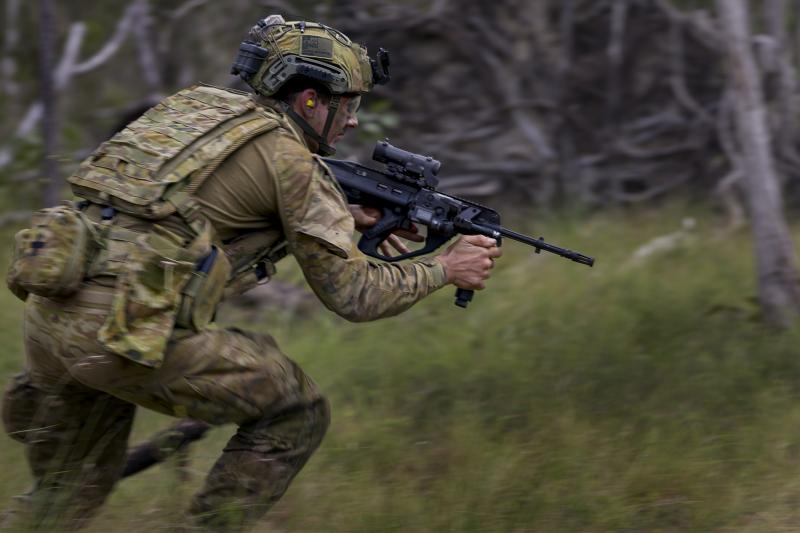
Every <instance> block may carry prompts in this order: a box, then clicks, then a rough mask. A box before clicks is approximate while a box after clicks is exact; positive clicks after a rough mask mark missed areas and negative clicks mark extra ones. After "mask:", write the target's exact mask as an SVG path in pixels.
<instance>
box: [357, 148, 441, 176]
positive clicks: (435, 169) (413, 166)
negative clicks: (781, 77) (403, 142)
mask: <svg viewBox="0 0 800 533" xmlns="http://www.w3.org/2000/svg"><path fill="white" fill-rule="evenodd" d="M372 159H374V160H375V161H377V162H379V163H385V164H387V165H397V166H399V167H400V168H402V169H404V171H405V173H407V174H410V175H414V176H419V177H422V178H425V180H426V181H427V182H428V185H429V186H431V187H436V185H437V184H438V182H439V180H438V178H436V175H437V174H438V173H439V169H440V168H441V167H442V164H441V163H440V162H439V161H437V160H436V159H434V158H432V157H430V156H425V155H420V154H414V153H412V152H406V151H405V150H402V149H400V148H397V147H395V146H392V145H391V144H389V141H388V140H383V141H378V142H377V143H375V151H374V152H372Z"/></svg>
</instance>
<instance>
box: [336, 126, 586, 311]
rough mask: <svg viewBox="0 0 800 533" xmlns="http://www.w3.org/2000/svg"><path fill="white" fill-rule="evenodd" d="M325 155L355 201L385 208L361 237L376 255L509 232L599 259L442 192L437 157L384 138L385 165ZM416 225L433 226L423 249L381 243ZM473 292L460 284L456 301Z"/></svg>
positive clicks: (379, 150)
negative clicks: (385, 249) (384, 247)
mask: <svg viewBox="0 0 800 533" xmlns="http://www.w3.org/2000/svg"><path fill="white" fill-rule="evenodd" d="M323 159H324V161H325V163H326V164H327V165H328V166H329V167H330V169H331V171H333V174H334V176H335V177H336V180H337V181H338V182H339V185H340V186H341V187H342V190H344V193H345V195H346V196H347V201H348V202H349V203H351V204H359V205H364V206H369V207H373V208H376V209H380V211H381V218H380V220H379V221H378V223H377V224H375V226H373V227H371V228H369V229H368V230H366V231H365V232H364V233H363V234H362V236H361V239H360V240H359V242H358V248H359V249H360V250H361V251H362V252H364V253H365V254H366V255H368V256H370V257H374V258H376V259H381V260H383V261H389V262H393V261H401V260H404V259H410V258H412V257H418V256H421V255H427V254H429V253H431V252H433V251H435V250H436V249H438V248H439V247H441V246H442V245H444V244H445V243H446V242H447V241H449V240H450V239H452V238H453V237H454V236H456V235H459V234H461V235H485V236H487V237H491V238H493V239H496V240H497V242H498V245H499V244H500V242H501V239H502V238H503V237H508V238H510V239H513V240H515V241H519V242H522V243H525V244H527V245H529V246H533V247H534V248H535V249H536V253H539V252H540V251H542V250H544V251H546V252H551V253H554V254H557V255H560V256H562V257H565V258H567V259H571V260H572V261H575V262H578V263H582V264H584V265H588V266H592V265H593V264H594V259H593V258H591V257H588V256H586V255H583V254H580V253H578V252H574V251H572V250H567V249H566V248H560V247H558V246H555V245H552V244H549V243H546V242H545V241H544V240H543V239H542V238H538V239H536V238H533V237H530V236H528V235H523V234H521V233H517V232H515V231H512V230H509V229H507V228H504V227H503V226H502V225H501V222H500V214H499V213H498V212H497V211H495V210H494V209H491V208H489V207H485V206H482V205H480V204H476V203H474V202H470V201H469V200H464V199H463V198H458V197H456V196H451V195H448V194H445V193H442V192H439V191H437V190H436V186H437V184H438V178H437V177H436V175H437V173H438V170H439V166H440V164H439V162H438V161H436V160H435V159H433V158H430V157H426V156H421V155H418V154H413V153H411V152H406V151H404V150H401V149H398V148H395V147H393V146H392V145H390V144H389V143H388V142H387V141H379V142H378V144H377V146H376V149H375V154H374V156H373V159H375V160H376V161H380V162H382V163H385V168H384V169H381V170H376V169H373V168H369V167H366V166H364V165H360V164H358V163H354V162H352V161H342V160H339V159H331V158H323ZM414 224H416V225H419V226H425V227H426V228H427V235H426V238H425V243H424V245H423V246H422V247H421V248H420V249H419V250H414V251H412V252H409V253H405V254H400V255H397V256H385V255H383V254H381V253H380V251H379V249H378V246H379V245H380V244H381V243H382V242H383V241H385V240H386V239H387V238H388V237H389V235H391V234H392V232H394V231H396V230H400V229H405V230H408V229H411V227H412V225H414ZM472 294H473V292H472V291H469V290H464V289H459V290H458V291H457V292H456V305H458V306H460V307H466V306H467V305H468V303H469V301H470V300H471V299H472Z"/></svg>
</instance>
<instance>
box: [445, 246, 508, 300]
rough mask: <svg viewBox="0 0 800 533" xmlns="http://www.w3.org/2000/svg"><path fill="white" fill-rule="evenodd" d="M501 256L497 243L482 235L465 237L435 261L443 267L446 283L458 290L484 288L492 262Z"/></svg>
mask: <svg viewBox="0 0 800 533" xmlns="http://www.w3.org/2000/svg"><path fill="white" fill-rule="evenodd" d="M501 255H503V251H502V250H501V249H500V248H499V247H498V246H497V241H495V240H494V239H491V238H489V237H484V236H483V235H465V236H462V237H460V238H459V239H458V240H457V241H456V242H455V243H453V244H452V245H451V246H450V247H449V248H448V249H447V251H446V252H444V253H443V254H442V255H440V256H437V257H436V260H437V261H439V262H440V263H441V264H442V266H444V271H445V274H446V275H447V282H448V283H452V284H454V285H455V286H456V287H458V288H460V289H469V290H477V291H479V290H482V289H484V288H486V280H487V279H489V274H490V271H491V269H492V268H493V267H494V260H495V259H496V258H498V257H500V256H501Z"/></svg>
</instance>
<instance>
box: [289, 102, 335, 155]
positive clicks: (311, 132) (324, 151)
mask: <svg viewBox="0 0 800 533" xmlns="http://www.w3.org/2000/svg"><path fill="white" fill-rule="evenodd" d="M340 102H341V96H339V95H338V94H334V95H333V96H331V101H330V103H329V104H328V119H327V120H326V121H325V128H323V130H322V135H320V134H319V133H317V131H316V130H315V129H314V128H312V127H311V124H309V123H308V122H307V121H306V119H304V118H303V117H301V116H300V115H299V114H298V113H297V112H296V111H295V110H294V109H292V108H291V107H290V106H289V104H286V103H285V102H284V103H283V106H282V107H283V109H284V111H286V114H287V115H289V116H290V117H291V118H292V120H294V121H295V123H296V124H297V125H298V126H300V129H302V130H303V133H305V134H306V135H308V136H309V137H310V138H311V139H312V140H313V141H314V142H316V143H317V153H318V154H319V155H321V156H323V157H330V156H332V155H333V154H335V153H336V148H334V147H333V146H331V145H329V144H328V143H327V139H328V133H330V130H331V126H332V125H333V119H334V118H335V117H336V113H337V112H338V111H339V103H340Z"/></svg>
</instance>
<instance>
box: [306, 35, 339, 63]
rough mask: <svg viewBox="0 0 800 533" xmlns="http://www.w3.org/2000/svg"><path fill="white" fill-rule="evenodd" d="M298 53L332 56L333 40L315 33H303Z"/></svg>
mask: <svg viewBox="0 0 800 533" xmlns="http://www.w3.org/2000/svg"><path fill="white" fill-rule="evenodd" d="M300 54H301V55H304V56H313V57H324V58H326V59H332V58H333V41H331V40H330V39H326V38H325V37H317V36H315V35H303V39H302V42H301V44H300Z"/></svg>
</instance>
